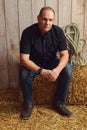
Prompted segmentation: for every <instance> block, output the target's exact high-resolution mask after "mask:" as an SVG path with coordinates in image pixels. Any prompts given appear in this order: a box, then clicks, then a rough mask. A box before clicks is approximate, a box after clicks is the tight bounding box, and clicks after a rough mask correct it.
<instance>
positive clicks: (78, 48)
mask: <svg viewBox="0 0 87 130" xmlns="http://www.w3.org/2000/svg"><path fill="white" fill-rule="evenodd" d="M64 31H65V36H66V39H67V42H68V48H69V52H70V62H71V64H72V65H85V64H86V63H87V62H86V58H85V57H84V56H83V50H84V47H85V45H86V41H85V40H84V39H80V31H79V27H78V25H77V24H75V23H71V24H69V25H67V26H66V27H65V30H64Z"/></svg>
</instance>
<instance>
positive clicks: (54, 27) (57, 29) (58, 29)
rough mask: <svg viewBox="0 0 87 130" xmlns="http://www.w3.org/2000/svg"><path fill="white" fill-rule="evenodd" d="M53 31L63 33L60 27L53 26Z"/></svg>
mask: <svg viewBox="0 0 87 130" xmlns="http://www.w3.org/2000/svg"><path fill="white" fill-rule="evenodd" d="M52 28H53V30H55V31H57V32H61V31H62V28H61V27H60V26H58V25H53V27H52Z"/></svg>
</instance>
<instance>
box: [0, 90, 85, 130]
mask: <svg viewBox="0 0 87 130" xmlns="http://www.w3.org/2000/svg"><path fill="white" fill-rule="evenodd" d="M15 94H16V90H15V89H4V90H0V130H87V106H86V105H77V106H75V105H72V106H67V107H68V108H69V109H70V111H72V113H73V114H72V116H71V117H70V118H67V117H63V116H60V115H59V114H58V113H56V112H55V111H54V110H52V108H51V106H47V105H43V106H42V105H35V107H34V109H33V113H32V115H31V117H30V119H29V120H21V119H20V117H19V115H20V112H21V102H18V101H17V98H16V95H15Z"/></svg>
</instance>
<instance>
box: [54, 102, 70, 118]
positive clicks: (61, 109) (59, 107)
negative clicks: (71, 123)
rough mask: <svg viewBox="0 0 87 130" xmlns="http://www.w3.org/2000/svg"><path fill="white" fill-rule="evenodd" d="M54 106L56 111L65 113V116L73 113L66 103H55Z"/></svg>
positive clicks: (61, 113)
mask: <svg viewBox="0 0 87 130" xmlns="http://www.w3.org/2000/svg"><path fill="white" fill-rule="evenodd" d="M53 108H54V109H55V110H56V112H58V113H59V114H60V115H63V116H67V117H70V116H71V114H72V113H71V112H70V111H69V110H68V109H67V108H66V107H65V105H64V104H60V103H53Z"/></svg>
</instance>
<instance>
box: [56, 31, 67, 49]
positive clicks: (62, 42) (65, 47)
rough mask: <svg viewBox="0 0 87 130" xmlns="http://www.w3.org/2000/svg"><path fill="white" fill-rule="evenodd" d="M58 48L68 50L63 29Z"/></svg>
mask: <svg viewBox="0 0 87 130" xmlns="http://www.w3.org/2000/svg"><path fill="white" fill-rule="evenodd" d="M58 50H59V51H64V50H67V44H66V37H65V35H64V32H63V30H62V29H61V30H60V33H59V44H58Z"/></svg>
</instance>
